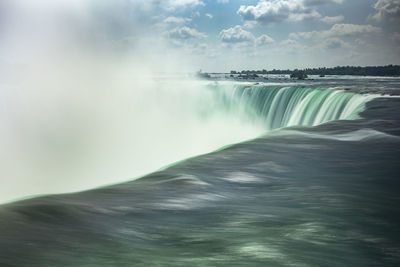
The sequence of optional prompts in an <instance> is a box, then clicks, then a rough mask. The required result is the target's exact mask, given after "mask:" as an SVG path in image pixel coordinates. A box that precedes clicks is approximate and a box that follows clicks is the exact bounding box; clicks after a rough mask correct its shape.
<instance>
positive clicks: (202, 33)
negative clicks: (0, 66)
mask: <svg viewBox="0 0 400 267" xmlns="http://www.w3.org/2000/svg"><path fill="white" fill-rule="evenodd" d="M4 3H5V4H4ZM7 3H8V4H7ZM15 3H19V4H15ZM2 9H3V11H4V12H3V14H14V20H15V21H18V23H15V25H18V27H19V32H20V33H19V34H20V36H22V35H25V34H24V31H29V32H31V30H27V29H25V30H24V29H22V31H21V25H23V23H21V21H24V20H26V24H27V25H32V23H31V22H30V21H29V19H28V18H29V17H30V16H31V15H32V14H36V15H39V16H38V17H40V18H41V19H42V18H49V19H48V20H47V21H45V20H43V21H45V22H43V21H42V22H39V23H38V24H37V29H39V28H40V31H39V32H40V34H43V32H45V34H44V35H45V36H41V37H40V38H38V43H40V41H41V40H42V39H43V38H44V39H46V38H47V37H48V35H49V34H48V32H46V29H47V28H49V27H50V26H49V24H50V25H56V26H57V27H54V28H56V30H55V29H53V30H50V31H49V32H50V33H51V34H53V35H57V36H61V35H62V36H65V34H64V33H65V32H67V34H71V32H72V35H73V34H75V35H77V36H78V37H77V38H75V39H76V40H78V41H79V42H82V40H85V41H86V42H88V43H87V44H86V46H88V47H90V46H92V47H97V46H99V45H101V44H103V46H107V45H108V44H110V43H112V44H113V45H114V49H115V48H117V49H116V50H121V51H122V50H123V51H129V52H130V53H131V54H133V55H135V54H136V55H137V56H140V57H143V55H147V56H148V57H147V59H146V60H147V61H157V62H159V63H157V62H156V63H157V64H156V65H161V64H163V65H169V64H174V65H179V64H182V66H185V68H187V69H190V70H195V69H200V68H202V69H204V70H207V71H229V70H230V69H260V68H267V69H271V68H302V67H320V66H327V67H329V66H336V65H384V64H399V63H400V56H399V55H400V49H399V45H400V29H398V26H397V25H400V0H248V1H240V0H217V1H210V0H114V1H111V0H97V1H94V0H81V1H79V0H70V1H67V0H60V1H50V0H37V1H27V0H15V1H10V0H4V1H3V7H2ZM21 10H25V11H26V10H28V13H29V14H30V15H28V16H26V14H27V13H25V15H21V14H23V13H21V12H20V11H21ZM11 11H12V12H11ZM18 14H19V15H18ZM54 14H57V16H56V15H54ZM60 14H61V15H60ZM6 17H7V16H6ZM27 17H28V18H27ZM32 17H34V16H33V15H32ZM8 19H10V20H11V21H12V20H13V17H12V15H8ZM34 20H35V22H37V19H36V18H35V19H34ZM5 21H7V18H6V19H5ZM3 25H5V26H7V25H12V23H11V24H10V23H4V22H3ZM29 27H31V26H29ZM29 27H27V28H29ZM3 28H5V29H6V30H7V27H3ZM43 29H44V30H43ZM0 31H1V28H0ZM11 31H13V32H18V30H15V29H14V28H12V30H11ZM63 31H65V32H63ZM21 32H22V34H21ZM54 32H57V34H54ZM46 34H47V35H46ZM3 36H4V34H3ZM82 36H85V37H84V38H81V37H82ZM75 37H76V36H75ZM52 38H53V39H54V36H52ZM14 39H15V38H14ZM17 39H18V38H17ZM53 39H51V38H50V41H52V40H53ZM42 42H43V40H42ZM5 51H7V50H6V49H3V50H2V52H3V53H2V54H3V55H1V54H0V59H2V60H8V61H13V60H14V61H15V59H13V58H10V53H8V54H7V53H6V52H5ZM164 69H168V67H164Z"/></svg>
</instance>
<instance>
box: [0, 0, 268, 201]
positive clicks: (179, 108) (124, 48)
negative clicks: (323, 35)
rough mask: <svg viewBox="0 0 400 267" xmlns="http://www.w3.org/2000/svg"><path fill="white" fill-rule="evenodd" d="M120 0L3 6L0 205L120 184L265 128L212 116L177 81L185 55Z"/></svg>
mask: <svg viewBox="0 0 400 267" xmlns="http://www.w3.org/2000/svg"><path fill="white" fill-rule="evenodd" d="M96 2H97V3H96ZM126 3H127V2H126V1H113V2H112V4H111V3H110V1H101V2H98V1H57V2H54V1H35V3H33V2H31V1H22V0H18V1H3V3H2V9H3V13H4V14H6V16H4V17H3V21H2V28H1V49H0V50H1V52H0V53H1V56H0V62H1V68H0V70H1V74H0V86H1V111H0V119H1V122H2V123H1V130H0V132H1V134H0V143H1V147H2V150H1V152H0V158H1V159H0V161H1V165H2V166H1V168H0V169H1V184H2V186H1V189H0V196H1V197H0V201H1V202H5V201H9V200H14V199H17V198H21V197H27V196H33V195H39V194H54V193H64V192H73V191H79V190H85V189H90V188H93V187H97V186H102V185H108V184H112V183H117V182H122V181H127V180H130V179H133V178H138V177H140V176H141V175H144V174H146V173H149V172H152V171H156V170H157V169H159V168H161V167H163V166H165V165H167V164H171V163H173V162H176V161H179V160H182V159H185V158H187V157H190V156H194V155H199V154H202V153H207V152H211V151H213V150H215V149H217V148H219V147H221V146H223V145H227V144H231V143H234V142H239V141H242V140H245V139H248V138H252V137H256V136H257V135H259V134H261V133H262V128H261V127H259V126H255V125H251V124H249V123H246V122H245V121H243V120H241V119H240V118H232V117H229V116H228V115H227V114H224V113H221V112H219V111H218V109H217V108H216V105H217V103H216V102H215V101H216V100H215V98H214V97H213V93H212V91H210V90H207V89H206V86H205V83H204V82H195V81H192V80H189V79H183V80H182V79H180V81H179V82H178V79H174V78H173V76H171V73H182V72H190V71H191V67H190V59H188V58H187V57H184V56H182V55H179V54H177V53H176V52H174V53H172V52H171V53H169V52H168V44H165V43H163V42H162V39H160V38H159V37H158V36H152V35H151V33H149V29H148V28H149V26H147V24H146V21H145V20H143V18H144V16H145V12H146V6H145V5H144V6H143V5H139V4H140V3H139V2H137V7H138V9H137V10H136V12H134V13H131V12H130V11H129V12H128V11H126V10H125V6H124V5H126ZM129 4H130V9H129V10H135V9H134V8H132V5H135V2H131V3H129ZM139 8H140V9H139ZM139 14H140V15H139ZM151 40H152V41H151ZM154 40H158V42H156V41H154ZM179 77H180V78H181V77H182V74H180V75H179Z"/></svg>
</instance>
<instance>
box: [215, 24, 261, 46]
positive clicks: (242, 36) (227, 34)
mask: <svg viewBox="0 0 400 267" xmlns="http://www.w3.org/2000/svg"><path fill="white" fill-rule="evenodd" d="M219 37H220V38H221V40H222V42H224V43H246V42H253V41H254V39H255V37H254V35H253V34H252V33H251V32H248V31H246V30H243V28H242V27H241V26H239V25H237V26H235V27H233V28H229V29H226V30H222V31H221V32H220V33H219Z"/></svg>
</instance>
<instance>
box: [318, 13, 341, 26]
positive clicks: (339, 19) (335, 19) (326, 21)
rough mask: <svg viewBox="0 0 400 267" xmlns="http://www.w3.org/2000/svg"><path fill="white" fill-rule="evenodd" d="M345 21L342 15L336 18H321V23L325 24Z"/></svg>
mask: <svg viewBox="0 0 400 267" xmlns="http://www.w3.org/2000/svg"><path fill="white" fill-rule="evenodd" d="M343 20H344V17H343V16H342V15H339V16H334V17H329V16H326V17H323V18H321V21H322V22H325V23H326V24H335V23H338V22H341V21H343Z"/></svg>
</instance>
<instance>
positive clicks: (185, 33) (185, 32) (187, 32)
mask: <svg viewBox="0 0 400 267" xmlns="http://www.w3.org/2000/svg"><path fill="white" fill-rule="evenodd" d="M167 35H168V37H169V38H171V39H175V40H189V39H202V38H206V37H207V35H205V34H204V33H201V32H199V31H197V30H196V29H193V28H189V27H179V28H175V29H173V30H171V31H169V32H168V33H167Z"/></svg>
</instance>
